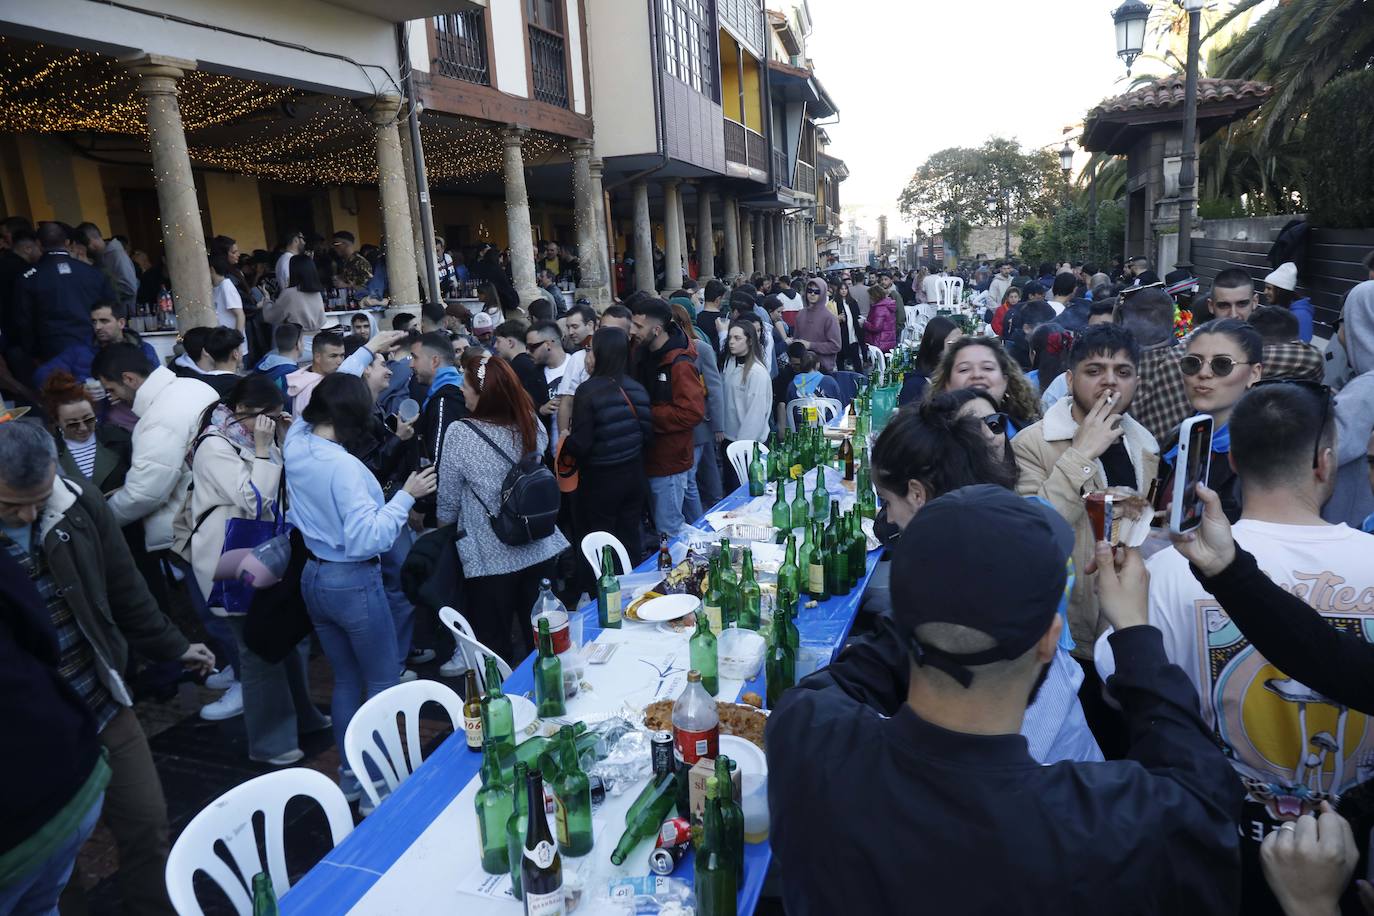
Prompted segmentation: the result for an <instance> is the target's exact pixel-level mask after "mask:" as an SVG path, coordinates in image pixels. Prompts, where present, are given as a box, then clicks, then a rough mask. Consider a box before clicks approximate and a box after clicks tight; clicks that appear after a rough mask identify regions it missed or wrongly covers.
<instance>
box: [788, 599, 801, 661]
mask: <svg viewBox="0 0 1374 916" xmlns="http://www.w3.org/2000/svg"><path fill="white" fill-rule="evenodd" d="M800 613H801V602H800V601H795V602H793V603H792V606H791V607H790V608H788V610H787V619H786V621H785V622H784V623H785V625H786V627H787V644H788V645H789V646H791V647H792V652H793V653H797V652H800V651H801V631H800V630H798V629H797V615H799V614H800Z"/></svg>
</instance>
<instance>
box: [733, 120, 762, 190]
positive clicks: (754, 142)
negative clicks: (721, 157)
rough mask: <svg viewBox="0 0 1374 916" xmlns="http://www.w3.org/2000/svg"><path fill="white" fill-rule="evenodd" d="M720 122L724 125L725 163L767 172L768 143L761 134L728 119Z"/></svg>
mask: <svg viewBox="0 0 1374 916" xmlns="http://www.w3.org/2000/svg"><path fill="white" fill-rule="evenodd" d="M722 120H723V121H724V125H725V161H726V162H733V163H735V164H737V165H742V166H745V167H746V168H749V169H755V170H758V171H759V172H767V171H768V143H767V142H766V141H765V140H764V139H763V134H761V133H758V132H757V131H753V130H750V129H749V128H747V127H745V126H744V125H743V124H741V123H739V122H738V121H733V120H731V119H730V118H724V119H722ZM760 180H762V179H760Z"/></svg>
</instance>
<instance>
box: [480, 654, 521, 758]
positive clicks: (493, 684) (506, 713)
mask: <svg viewBox="0 0 1374 916" xmlns="http://www.w3.org/2000/svg"><path fill="white" fill-rule="evenodd" d="M486 665H487V671H486V682H487V692H486V693H485V694H484V695H483V697H482V744H483V745H487V744H491V745H494V746H495V750H496V754H497V756H498V757H501V758H502V759H504V758H505V756H506V755H507V754H512V753H514V752H515V712H514V710H512V709H511V705H510V697H508V696H506V695H505V694H504V693H503V692H502V691H501V672H500V671H499V670H498V669H497V667H496V657H495V656H494V655H488V656H487V659H486Z"/></svg>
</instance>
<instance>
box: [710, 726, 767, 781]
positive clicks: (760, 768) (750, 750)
mask: <svg viewBox="0 0 1374 916" xmlns="http://www.w3.org/2000/svg"><path fill="white" fill-rule="evenodd" d="M720 752H721V753H722V754H724V755H725V756H726V757H729V758H730V759H731V760H733V761H735V763H737V764H738V765H739V772H740V776H741V777H742V778H743V779H747V780H749V781H750V782H751V783H752V781H753V780H754V779H757V778H763V777H766V776H767V775H768V758H767V757H765V756H764V755H763V751H761V750H759V748H758V745H756V744H754V743H753V742H752V741H748V740H746V739H744V738H741V737H739V736H738V735H721V736H720Z"/></svg>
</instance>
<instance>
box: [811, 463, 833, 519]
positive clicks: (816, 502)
mask: <svg viewBox="0 0 1374 916" xmlns="http://www.w3.org/2000/svg"><path fill="white" fill-rule="evenodd" d="M829 508H830V491H829V490H827V489H826V488H825V469H824V468H817V469H816V489H815V490H813V491H812V493H811V517H812V518H813V519H815V520H816V521H818V522H823V521H825V513H826V511H827V510H828V509H829Z"/></svg>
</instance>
